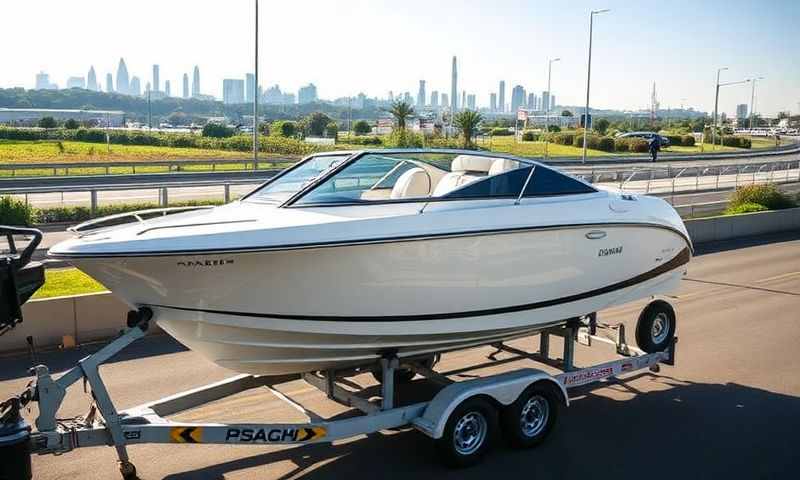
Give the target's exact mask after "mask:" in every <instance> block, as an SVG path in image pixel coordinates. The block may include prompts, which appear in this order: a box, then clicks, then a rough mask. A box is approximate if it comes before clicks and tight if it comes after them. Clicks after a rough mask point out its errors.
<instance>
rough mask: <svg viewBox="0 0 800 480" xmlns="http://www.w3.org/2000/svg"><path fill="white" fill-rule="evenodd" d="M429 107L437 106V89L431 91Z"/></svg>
mask: <svg viewBox="0 0 800 480" xmlns="http://www.w3.org/2000/svg"><path fill="white" fill-rule="evenodd" d="M431 107H433V108H439V91H438V90H434V91H432V92H431Z"/></svg>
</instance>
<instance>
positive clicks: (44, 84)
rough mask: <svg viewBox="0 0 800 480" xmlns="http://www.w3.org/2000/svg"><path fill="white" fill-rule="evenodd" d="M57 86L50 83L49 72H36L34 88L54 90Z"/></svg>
mask: <svg viewBox="0 0 800 480" xmlns="http://www.w3.org/2000/svg"><path fill="white" fill-rule="evenodd" d="M57 88H58V86H57V85H56V84H54V83H50V74H47V73H44V72H39V73H37V74H36V90H55V89H57Z"/></svg>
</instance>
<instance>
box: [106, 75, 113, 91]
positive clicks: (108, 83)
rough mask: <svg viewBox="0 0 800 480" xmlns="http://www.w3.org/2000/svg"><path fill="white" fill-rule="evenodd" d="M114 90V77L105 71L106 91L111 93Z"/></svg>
mask: <svg viewBox="0 0 800 480" xmlns="http://www.w3.org/2000/svg"><path fill="white" fill-rule="evenodd" d="M113 91H114V77H112V76H111V74H110V73H106V92H108V93H111V92H113Z"/></svg>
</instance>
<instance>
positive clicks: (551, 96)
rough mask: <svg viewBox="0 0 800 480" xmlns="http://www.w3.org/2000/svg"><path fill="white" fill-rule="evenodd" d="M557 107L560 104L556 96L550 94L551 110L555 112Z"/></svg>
mask: <svg viewBox="0 0 800 480" xmlns="http://www.w3.org/2000/svg"><path fill="white" fill-rule="evenodd" d="M556 106H558V104H557V103H556V96H555V95H553V94H550V110H555V108H556Z"/></svg>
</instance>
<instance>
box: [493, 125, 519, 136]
mask: <svg viewBox="0 0 800 480" xmlns="http://www.w3.org/2000/svg"><path fill="white" fill-rule="evenodd" d="M490 135H491V136H493V137H508V136H511V135H514V132H512V131H511V130H509V129H507V128H499V127H497V128H493V129H492V131H491V132H490Z"/></svg>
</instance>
